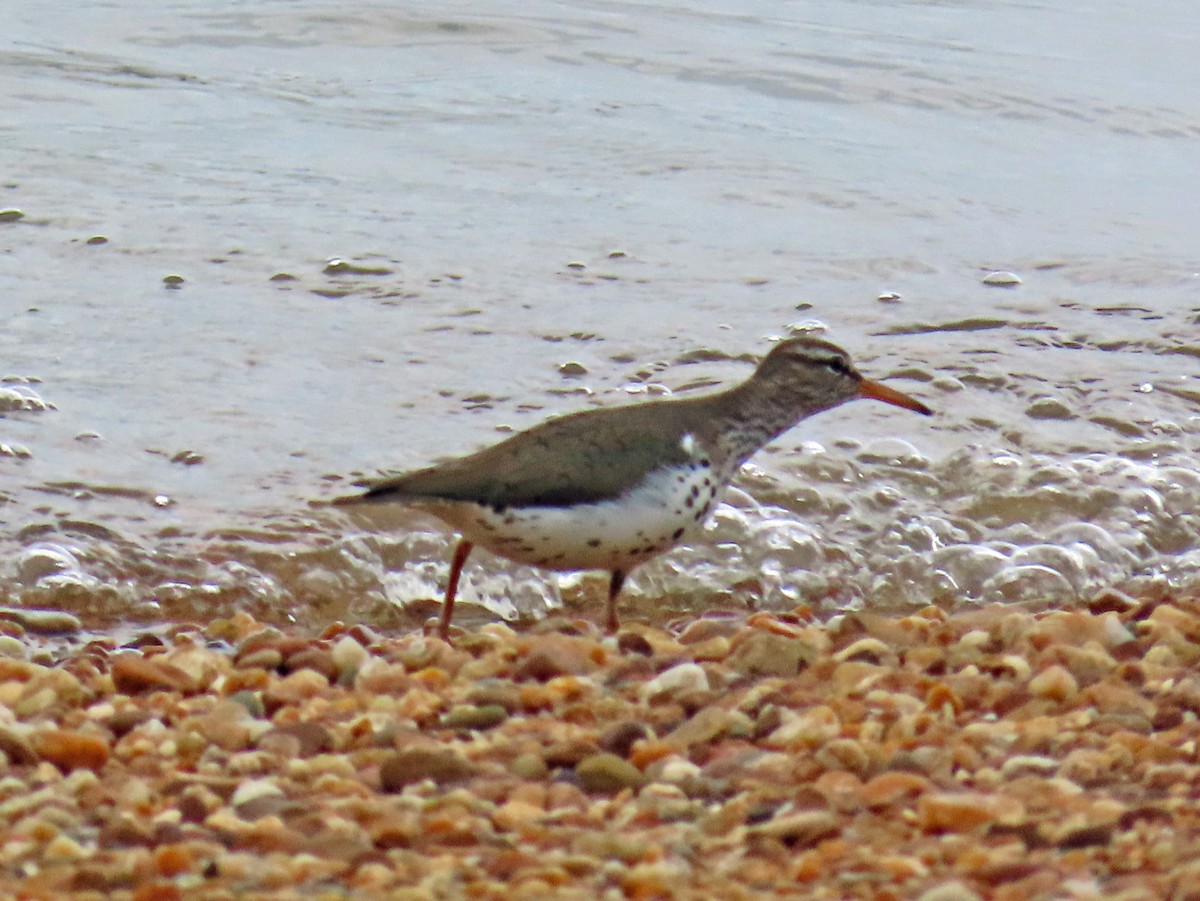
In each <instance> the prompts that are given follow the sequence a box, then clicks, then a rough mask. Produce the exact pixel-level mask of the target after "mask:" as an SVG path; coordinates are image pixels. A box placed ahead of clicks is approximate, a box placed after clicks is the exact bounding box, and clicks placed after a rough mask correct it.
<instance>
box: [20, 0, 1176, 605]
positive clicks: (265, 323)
mask: <svg viewBox="0 0 1200 901" xmlns="http://www.w3.org/2000/svg"><path fill="white" fill-rule="evenodd" d="M1170 6H1173V7H1174V9H1171V8H1166V9H1160V10H1159V13H1158V14H1156V16H1154V17H1153V18H1151V17H1149V16H1147V15H1146V14H1145V12H1144V10H1143V8H1142V7H1140V6H1137V5H1135V4H1132V3H1128V4H1120V3H1110V4H1106V6H1105V8H1104V10H1102V11H1099V12H1097V11H1096V10H1094V9H1092V8H1091V7H1083V6H1078V7H1072V6H1063V5H1061V4H1048V3H1046V4H1029V5H1025V6H1023V7H1020V8H1009V7H1004V8H999V7H997V8H993V7H991V6H990V5H987V4H980V3H974V4H966V5H964V4H954V5H940V4H930V3H898V2H880V3H838V4H816V3H812V4H809V3H797V4H788V5H787V6H786V7H780V6H778V5H777V4H749V5H747V4H738V5H736V6H735V5H732V4H724V5H722V4H716V3H713V4H707V5H704V6H702V7H696V6H694V5H693V6H692V7H691V8H689V9H686V10H685V9H675V8H671V7H666V6H661V5H656V4H636V3H604V4H589V5H586V6H583V5H573V4H558V3H534V4H526V5H525V6H524V7H522V10H523V11H522V13H521V14H520V15H513V14H512V13H510V12H506V11H504V10H500V9H499V8H493V7H489V6H487V5H485V4H478V3H469V2H463V3H456V4H451V5H441V6H440V7H439V9H438V11H437V13H436V14H430V13H428V12H426V11H425V10H424V9H423V8H415V7H414V8H412V9H397V8H395V7H394V6H392V5H379V6H370V5H365V6H355V7H351V8H346V7H344V6H337V7H333V6H325V5H319V4H300V5H297V4H292V3H289V4H283V3H266V4H256V5H255V7H254V8H253V10H247V9H246V8H245V7H243V6H242V5H240V4H220V3H218V4H206V5H205V6H204V7H203V8H201V7H198V6H194V5H188V4H171V3H167V4H160V5H158V6H156V7H154V8H153V9H147V8H145V7H144V5H142V4H132V3H125V4H121V3H118V4H110V5H108V6H106V7H105V8H103V9H99V8H97V9H90V10H79V9H76V8H75V7H66V6H63V5H58V4H53V3H51V4H38V5H32V6H27V8H23V9H21V10H19V11H17V12H15V13H14V15H13V16H10V19H12V22H11V24H10V26H9V28H8V32H9V44H8V47H7V49H5V50H4V51H2V52H0V74H2V75H3V77H2V78H0V99H2V102H3V105H4V108H5V109H6V111H8V112H7V113H6V116H5V123H4V124H3V125H2V126H0V129H2V133H3V140H2V141H0V164H2V171H3V173H4V174H3V179H2V183H0V208H11V209H14V210H19V211H20V213H21V214H23V215H22V216H21V217H19V218H18V217H16V216H15V214H14V215H13V216H10V217H7V218H9V219H10V220H11V221H0V273H2V277H3V279H4V284H5V288H6V290H5V296H4V301H3V309H4V311H5V313H6V328H5V329H4V330H3V331H2V332H0V361H3V365H0V377H3V378H4V379H5V380H4V381H3V382H2V383H0V521H2V522H3V526H4V528H3V530H2V532H0V548H2V550H3V553H0V585H3V586H4V587H5V589H6V593H8V594H9V595H10V596H11V597H12V599H13V600H14V601H17V602H21V603H25V604H29V605H33V604H40V605H47V606H62V607H66V608H68V609H72V610H75V611H76V612H81V613H83V614H85V615H86V616H87V617H89V618H90V619H92V620H94V621H97V622H111V621H115V620H130V619H134V620H157V619H162V618H164V617H168V616H174V617H193V618H194V617H197V616H203V615H206V614H207V613H209V612H218V611H228V610H229V609H231V608H233V607H237V606H248V607H251V608H253V610H254V612H255V613H256V615H260V616H267V617H272V618H276V619H282V618H286V617H294V618H298V619H301V620H311V621H315V622H322V621H325V620H327V619H329V618H331V617H334V616H351V617H368V618H370V619H372V620H373V621H376V622H385V623H386V622H388V621H389V617H390V615H391V613H390V611H392V610H393V607H407V608H408V609H409V610H410V612H414V613H416V614H417V615H423V614H425V613H427V612H429V609H430V608H429V605H427V604H420V603H416V602H418V601H420V600H422V599H426V598H430V597H434V596H436V595H437V593H438V590H437V584H438V580H439V579H441V578H444V574H445V560H446V557H447V556H448V549H449V543H450V541H451V538H450V536H449V535H448V534H447V533H446V532H445V531H444V530H443V529H441V528H439V527H438V525H437V524H436V522H434V521H430V520H427V519H423V518H419V517H415V516H411V515H405V514H402V513H398V514H396V515H395V516H394V517H392V521H391V522H390V523H389V522H364V521H359V520H357V519H354V520H352V519H350V518H347V517H345V516H343V515H341V514H335V513H333V512H331V511H329V510H326V509H323V508H320V507H313V506H310V505H309V501H310V500H313V499H322V498H327V497H329V496H332V495H334V494H337V493H340V492H343V491H344V490H346V488H347V486H348V482H349V480H350V479H352V478H353V477H354V476H355V474H362V473H370V472H372V471H374V470H376V469H378V468H394V469H403V468H408V467H412V466H417V465H422V464H424V463H425V462H427V461H428V460H430V459H432V458H436V457H439V456H445V455H450V454H454V453H458V452H461V451H465V450H469V449H472V448H475V447H478V446H481V445H482V444H484V443H487V442H490V441H493V440H495V439H497V438H498V437H500V435H501V434H502V433H503V432H504V431H505V430H508V429H512V428H522V427H526V426H528V425H531V424H533V423H535V422H537V421H539V420H540V419H542V418H544V417H545V416H547V415H549V414H552V413H558V412H565V411H568V410H571V409H575V408H578V407H579V406H581V405H584V404H588V403H618V402H622V401H625V400H628V399H629V398H630V397H633V398H640V397H642V396H644V395H646V394H652V393H660V392H663V391H666V390H672V391H679V390H687V389H688V388H689V386H691V387H695V386H703V385H708V384H712V383H714V382H716V381H724V380H731V379H736V378H741V377H743V376H744V375H745V374H746V373H747V372H748V371H749V368H748V366H747V364H746V363H745V362H741V361H742V360H747V361H748V360H749V359H751V357H750V355H753V354H759V353H762V352H763V351H764V349H765V348H766V347H767V346H768V339H769V338H770V337H772V336H777V335H783V334H790V333H793V332H797V331H805V330H814V331H817V332H818V333H822V334H825V335H827V336H828V337H830V338H831V339H832V340H834V341H837V342H838V343H840V344H842V345H843V346H845V347H846V348H847V349H849V350H850V351H851V352H852V353H853V355H854V357H855V359H856V361H858V363H859V365H860V366H861V368H862V369H863V370H864V371H866V372H867V373H869V374H871V375H873V376H878V377H889V378H892V379H893V384H895V385H897V386H898V387H901V388H902V389H904V390H907V391H910V392H911V393H913V394H915V395H917V396H919V397H920V398H921V399H922V400H924V401H926V402H927V403H929V404H930V405H931V406H933V407H935V408H936V409H937V411H938V416H937V417H936V418H935V419H933V420H924V419H921V418H919V417H913V416H909V415H906V414H904V413H902V412H900V411H897V410H894V409H890V408H886V407H883V406H882V405H878V404H856V405H853V406H850V407H846V408H842V409H840V410H838V411H835V412H832V413H829V414H826V415H823V416H821V417H819V418H817V419H815V420H812V421H810V422H808V423H805V424H803V425H802V426H801V427H800V428H798V429H796V430H795V431H793V432H792V433H789V434H788V435H787V436H785V438H784V439H782V440H781V441H780V442H778V443H777V445H776V446H775V447H773V448H772V449H771V450H770V452H768V453H764V454H762V455H760V456H759V457H757V458H756V459H755V461H754V465H753V467H752V469H751V470H750V471H749V472H747V473H746V474H745V476H744V477H743V479H742V480H741V481H740V483H739V491H737V492H735V493H734V495H733V496H732V498H731V500H732V501H733V503H732V504H731V505H730V506H728V507H726V508H723V510H722V511H721V513H720V515H719V516H718V517H717V519H716V522H715V523H714V525H713V528H712V530H711V541H710V542H708V543H706V544H704V545H702V546H697V547H694V548H686V549H680V550H678V551H676V552H675V553H673V554H672V555H670V556H668V557H666V558H664V559H662V560H661V561H659V562H656V563H653V564H650V565H647V566H646V567H644V568H643V569H642V570H640V571H639V572H638V573H636V574H635V576H634V578H633V579H632V581H631V585H630V589H629V596H630V604H631V605H632V606H633V607H634V608H635V609H637V610H638V611H639V612H641V613H647V612H648V611H646V610H644V609H643V608H642V607H640V606H639V604H641V605H648V604H650V603H654V604H656V605H661V604H662V603H666V604H667V605H668V606H669V607H670V608H671V609H672V610H674V609H691V610H697V609H703V608H705V607H708V606H720V605H726V606H727V605H730V604H734V605H741V604H754V605H766V606H784V607H787V606H792V605H794V604H795V603H797V602H800V601H803V602H806V603H811V604H817V605H823V606H855V605H861V604H873V603H883V602H887V603H898V604H905V603H924V602H926V601H927V600H929V599H931V598H932V599H936V600H939V601H944V602H947V603H954V602H961V601H963V600H964V599H966V600H970V599H977V598H982V599H997V598H999V599H1013V600H1024V601H1028V602H1031V603H1047V602H1050V603H1059V602H1062V601H1063V600H1070V599H1071V598H1073V597H1079V596H1086V595H1087V594H1088V593H1089V592H1092V591H1094V590H1095V589H1096V587H1097V586H1099V585H1104V584H1117V585H1121V586H1124V587H1127V588H1129V589H1130V590H1144V589H1145V588H1147V586H1148V585H1149V584H1150V583H1155V582H1158V583H1163V582H1165V583H1166V584H1167V586H1168V587H1172V588H1177V589H1190V588H1193V587H1195V585H1196V582H1197V578H1198V577H1197V568H1198V566H1200V556H1198V552H1197V551H1196V546H1197V532H1198V531H1200V526H1198V524H1197V522H1196V514H1195V511H1196V509H1197V501H1198V500H1200V479H1198V478H1197V476H1196V473H1195V470H1196V466H1195V460H1196V457H1197V436H1198V433H1200V425H1198V422H1200V420H1198V415H1200V406H1198V403H1197V402H1198V401H1200V380H1198V378H1197V375H1198V367H1197V359H1196V358H1197V356H1198V355H1200V345H1197V343H1196V341H1195V328H1196V322H1197V315H1198V313H1200V257H1198V255H1197V253H1196V250H1195V245H1194V240H1193V236H1194V235H1195V234H1197V233H1200V208H1197V206H1196V204H1195V203H1194V199H1193V196H1192V192H1191V191H1190V185H1191V183H1192V181H1193V180H1194V177H1195V171H1196V159H1197V158H1196V149H1195V148H1196V139H1197V137H1198V136H1200V100H1197V97H1196V94H1195V92H1194V91H1191V90H1189V89H1187V88H1186V86H1187V85H1191V84H1195V83H1196V82H1197V76H1200V62H1198V60H1200V52H1198V51H1200V46H1198V44H1200V38H1197V37H1195V36H1191V35H1186V34H1181V33H1180V32H1181V29H1178V28H1177V27H1175V24H1174V23H1177V22H1178V21H1183V20H1184V17H1185V16H1186V15H1188V14H1190V7H1185V6H1184V5H1183V4H1182V3H1176V4H1171V5H1170ZM4 218H6V217H3V216H0V219H4ZM101 238H103V239H104V240H103V241H102V240H100V239H101ZM331 259H337V260H343V261H347V263H348V265H337V264H334V265H330V263H329V261H330V260H331ZM993 270H1001V271H1007V272H1012V273H1014V274H1016V275H1018V276H1019V277H1020V279H1021V283H1020V284H1019V285H1016V286H1014V287H1008V288H1005V287H997V286H991V285H988V284H985V283H984V278H985V276H986V275H987V274H988V273H989V272H991V271H993ZM169 276H180V277H182V279H183V281H182V282H181V283H179V284H178V285H177V286H175V287H171V286H169V285H168V284H167V283H165V282H164V279H165V278H167V277H169ZM706 351H711V352H706ZM696 360H702V362H693V361H696ZM567 363H574V364H579V367H571V368H569V369H567V370H566V371H564V370H562V369H561V367H563V365H564V364H567ZM580 367H581V369H580ZM576 373H577V374H576ZM475 562H476V564H477V565H475V566H472V567H471V568H470V569H469V571H468V580H467V581H468V584H467V586H466V590H467V596H468V598H470V597H482V598H483V599H484V601H485V602H486V603H487V604H488V605H489V606H490V607H491V608H492V609H493V610H494V611H498V612H501V613H505V614H506V615H508V614H512V613H514V612H515V611H517V610H518V609H519V610H524V611H529V612H531V613H534V614H536V613H538V612H541V611H543V610H544V609H546V607H547V606H555V605H557V604H558V603H559V602H560V587H561V589H562V594H563V595H565V597H566V600H567V602H568V604H572V603H574V602H575V601H576V600H577V599H580V594H581V592H582V593H583V600H585V601H586V602H587V603H588V604H589V606H588V608H587V609H589V611H591V610H593V609H598V608H593V607H592V606H591V601H590V599H591V598H593V597H595V596H596V595H597V591H598V589H597V585H596V584H595V581H594V579H591V578H588V579H583V580H579V579H576V578H573V577H567V578H565V579H563V580H559V579H557V578H545V577H543V576H541V575H539V574H537V573H535V572H534V571H531V570H525V569H521V568H516V567H509V566H505V565H502V564H499V563H498V562H497V561H495V560H489V559H488V558H486V557H484V556H483V555H480V559H479V560H478V561H475ZM660 598H665V599H666V600H665V601H660V600H659V599H660Z"/></svg>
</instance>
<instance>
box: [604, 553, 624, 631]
mask: <svg viewBox="0 0 1200 901" xmlns="http://www.w3.org/2000/svg"><path fill="white" fill-rule="evenodd" d="M624 584H625V571H624V570H623V569H614V570H613V571H612V580H611V581H610V582H609V583H608V622H607V623H606V628H607V629H608V631H609V633H611V634H613V635H616V634H617V629H619V628H620V627H621V624H620V622H618V620H617V595H619V594H620V593H621V586H622V585H624Z"/></svg>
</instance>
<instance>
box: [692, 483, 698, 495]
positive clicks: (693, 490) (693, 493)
mask: <svg viewBox="0 0 1200 901" xmlns="http://www.w3.org/2000/svg"><path fill="white" fill-rule="evenodd" d="M699 496H700V486H699V485H693V486H692V497H699Z"/></svg>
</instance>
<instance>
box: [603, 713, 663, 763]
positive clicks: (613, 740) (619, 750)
mask: <svg viewBox="0 0 1200 901" xmlns="http://www.w3.org/2000/svg"><path fill="white" fill-rule="evenodd" d="M650 734H651V733H650V730H649V729H648V728H647V727H646V724H645V723H640V722H637V721H636V720H621V721H620V722H617V723H613V724H612V725H611V726H609V727H607V728H606V729H605V730H604V731H603V732H601V733H600V737H599V739H598V740H597V743H598V744H599V746H600V749H601V750H603V751H608V752H609V753H610V754H616V755H617V756H618V757H628V756H629V750H630V748H632V747H633V743H634V742H636V741H641V740H642V739H645V738H649V737H650Z"/></svg>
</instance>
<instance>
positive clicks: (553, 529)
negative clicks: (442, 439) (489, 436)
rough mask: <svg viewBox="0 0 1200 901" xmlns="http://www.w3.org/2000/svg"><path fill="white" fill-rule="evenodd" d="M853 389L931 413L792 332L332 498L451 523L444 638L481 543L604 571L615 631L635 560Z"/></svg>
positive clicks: (656, 548) (668, 539)
mask: <svg viewBox="0 0 1200 901" xmlns="http://www.w3.org/2000/svg"><path fill="white" fill-rule="evenodd" d="M857 398H869V399H872V400H878V401H883V402H884V403H888V404H892V405H894V406H897V407H902V408H904V409H906V410H912V411H914V412H917V413H920V414H922V415H926V416H928V415H930V414H931V413H932V412H933V411H932V410H930V408H929V407H927V406H925V404H923V403H921V402H920V401H919V400H917V399H915V398H913V397H910V396H909V395H907V394H904V393H903V392H901V391H897V390H896V389H894V388H890V387H888V386H887V385H884V384H883V383H881V382H877V381H872V380H870V379H868V378H865V377H864V376H863V375H861V374H860V373H859V372H858V371H857V370H856V369H855V368H854V365H853V363H852V362H851V359H850V356H849V354H847V353H846V351H844V350H842V349H841V348H840V347H838V346H837V345H835V344H832V343H830V342H828V341H825V340H822V339H820V338H815V337H811V336H805V337H797V338H789V339H786V340H783V341H780V342H779V343H777V344H776V345H775V346H774V347H773V348H772V349H771V350H770V351H769V352H768V353H767V355H766V356H765V357H764V358H763V359H762V361H761V362H760V363H759V364H758V366H757V368H756V369H755V370H754V372H753V374H752V375H751V376H750V377H749V378H748V379H746V380H745V381H743V382H741V383H740V384H736V385H734V386H733V387H730V388H727V389H725V390H722V391H716V392H713V393H708V394H704V395H699V396H695V397H684V398H660V399H655V400H648V401H643V402H640V403H634V404H627V405H623V406H615V407H593V408H588V409H585V410H581V411H578V412H575V413H571V414H567V415H564V416H560V417H556V418H551V419H548V420H546V421H544V422H542V423H540V424H538V425H535V426H533V427H532V428H529V429H527V430H525V431H522V432H518V433H517V434H515V435H512V436H511V437H509V438H507V439H505V440H503V441H501V442H499V443H498V444H495V445H493V446H491V447H487V448H484V449H483V450H480V451H478V452H476V453H473V454H470V455H468V456H464V457H459V458H457V459H451V460H448V461H446V462H442V463H438V464H436V465H433V466H429V467H427V468H425V469H420V470H417V471H414V472H408V473H403V474H400V475H390V476H384V477H382V478H380V479H377V480H373V481H368V482H366V483H364V485H365V491H361V492H360V493H358V494H354V495H349V496H345V497H340V498H337V499H335V500H334V501H333V503H334V504H337V505H341V506H345V505H361V504H393V503H397V504H403V505H405V506H408V507H411V508H415V509H418V510H421V511H424V512H427V513H431V514H433V515H434V516H436V517H438V518H439V519H441V520H442V521H443V522H445V523H446V524H447V525H449V526H451V527H452V528H453V529H455V530H457V532H458V533H459V536H460V537H459V540H458V543H457V545H456V546H455V549H454V553H453V556H452V558H451V562H450V574H449V579H448V581H447V584H446V592H445V596H444V598H443V601H442V609H441V615H440V617H439V620H438V629H437V634H438V636H439V637H440V638H442V639H443V640H446V641H449V640H450V626H451V618H452V617H453V615H454V598H455V595H456V594H457V592H458V585H459V579H460V577H461V576H462V570H463V566H464V565H465V564H466V562H467V558H468V557H469V556H470V554H471V551H472V549H473V548H474V547H476V546H477V545H478V546H479V547H483V548H486V549H487V550H489V551H491V552H492V553H493V554H496V555H498V556H500V557H503V558H506V559H508V560H511V561H514V562H516V563H522V564H527V565H531V566H536V567H540V568H544V569H550V570H559V571H578V570H606V571H607V572H608V573H609V582H608V602H607V606H606V616H605V626H606V629H607V631H608V632H609V633H616V632H617V631H618V629H619V626H620V621H619V618H618V614H617V598H618V596H619V595H620V593H621V588H622V586H623V585H624V584H625V579H626V577H627V576H628V575H629V572H630V571H631V570H632V569H633V568H634V567H636V566H638V565H639V564H642V563H645V562H646V561H647V560H650V559H652V558H654V557H657V556H658V555H660V554H662V553H664V552H666V551H668V550H670V549H671V548H673V547H675V546H676V545H679V544H682V543H686V542H688V541H689V540H691V539H692V538H693V537H694V536H696V535H697V534H698V533H699V532H700V531H701V530H702V529H703V527H704V524H705V522H706V520H707V519H708V517H709V514H710V513H712V511H713V509H714V508H715V507H716V506H717V504H718V503H719V502H720V500H721V496H722V493H723V492H724V490H725V488H726V487H727V486H728V484H729V483H730V481H731V480H732V479H733V477H734V475H735V474H736V473H737V471H738V469H739V468H740V467H741V465H742V464H743V463H745V462H746V461H747V460H748V459H749V458H750V457H751V456H752V455H753V454H754V453H755V452H757V451H758V450H760V449H761V448H762V447H764V446H765V445H766V444H768V443H769V442H770V441H772V440H773V439H775V438H776V437H778V436H779V435H781V434H783V433H784V432H786V431H787V430H788V429H790V428H792V427H793V426H794V425H796V424H797V423H798V422H800V421H801V420H802V419H805V418H807V417H809V416H812V415H814V414H816V413H820V412H822V411H825V410H829V409H832V408H833V407H837V406H839V405H841V404H843V403H846V402H847V401H851V400H855V399H857Z"/></svg>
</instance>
